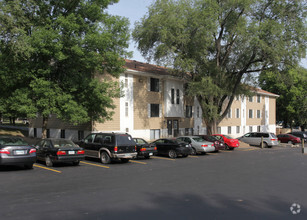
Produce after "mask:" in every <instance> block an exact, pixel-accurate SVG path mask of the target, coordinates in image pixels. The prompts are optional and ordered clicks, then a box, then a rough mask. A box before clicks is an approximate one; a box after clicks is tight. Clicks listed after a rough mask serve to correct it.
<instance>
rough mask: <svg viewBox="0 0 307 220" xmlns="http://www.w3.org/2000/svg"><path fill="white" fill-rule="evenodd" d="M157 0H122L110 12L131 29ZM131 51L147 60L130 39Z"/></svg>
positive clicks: (141, 60) (112, 6)
mask: <svg viewBox="0 0 307 220" xmlns="http://www.w3.org/2000/svg"><path fill="white" fill-rule="evenodd" d="M154 1H155V0H120V1H119V2H118V3H116V4H114V5H111V6H109V8H108V12H109V13H110V14H113V15H119V16H123V17H126V18H128V19H129V21H130V29H131V30H132V29H133V28H134V23H135V22H136V21H139V20H140V19H141V18H142V17H143V16H144V15H145V14H146V13H147V8H148V6H150V5H151V4H152V3H153V2H154ZM129 51H133V57H132V59H133V60H137V61H140V62H146V61H145V59H144V58H143V57H142V55H141V54H140V52H139V51H138V50H137V49H136V44H135V42H133V41H132V40H131V41H130V46H129ZM301 65H302V66H304V67H305V68H307V59H303V60H302V61H301Z"/></svg>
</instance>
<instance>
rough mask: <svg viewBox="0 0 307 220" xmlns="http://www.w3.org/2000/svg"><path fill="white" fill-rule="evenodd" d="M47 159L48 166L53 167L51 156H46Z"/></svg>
mask: <svg viewBox="0 0 307 220" xmlns="http://www.w3.org/2000/svg"><path fill="white" fill-rule="evenodd" d="M45 161H46V166H47V167H52V166H53V162H52V160H51V158H50V156H46V158H45Z"/></svg>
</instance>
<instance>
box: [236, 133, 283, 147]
mask: <svg viewBox="0 0 307 220" xmlns="http://www.w3.org/2000/svg"><path fill="white" fill-rule="evenodd" d="M262 137H263V147H269V148H270V147H273V146H276V145H278V144H279V142H278V138H277V137H276V135H275V134H274V133H269V132H250V133H247V134H245V135H243V136H242V137H240V138H238V139H239V140H240V141H243V142H245V143H247V144H250V145H256V146H260V147H261V139H262Z"/></svg>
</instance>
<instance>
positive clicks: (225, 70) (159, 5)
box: [133, 0, 307, 134]
mask: <svg viewBox="0 0 307 220" xmlns="http://www.w3.org/2000/svg"><path fill="white" fill-rule="evenodd" d="M306 32H307V31H306V3H304V1H303V0H301V1H300V0H276V1H272V0H157V1H155V3H154V4H152V5H151V6H150V7H149V11H148V13H147V14H146V15H145V16H144V17H143V18H142V20H141V21H139V22H137V23H136V26H135V29H134V31H133V38H134V40H135V41H136V42H137V43H138V49H139V50H140V51H141V52H142V53H143V55H144V56H145V57H147V59H149V60H151V59H153V60H155V61H156V62H157V63H159V64H164V65H166V66H169V67H171V68H173V69H174V70H175V71H176V72H179V73H180V72H181V73H182V72H187V73H189V75H190V76H191V78H190V82H189V85H188V90H187V91H188V93H189V94H190V95H191V96H196V97H197V99H198V101H199V103H200V105H201V108H202V112H203V119H204V121H205V123H206V125H207V129H208V133H209V134H210V133H215V132H217V125H218V124H219V123H220V122H221V121H222V119H223V118H224V117H225V116H226V115H227V112H228V111H229V108H230V106H231V104H232V102H233V100H234V97H236V96H238V95H240V94H248V91H249V90H250V88H249V87H247V86H245V83H246V80H248V79H249V77H250V76H253V74H255V73H259V72H260V71H263V70H265V69H267V68H277V67H282V66H285V65H286V64H291V63H296V62H298V60H299V59H300V58H301V57H302V56H304V54H305V51H306Z"/></svg>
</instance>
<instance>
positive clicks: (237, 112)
mask: <svg viewBox="0 0 307 220" xmlns="http://www.w3.org/2000/svg"><path fill="white" fill-rule="evenodd" d="M236 118H240V109H239V108H237V109H236Z"/></svg>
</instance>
